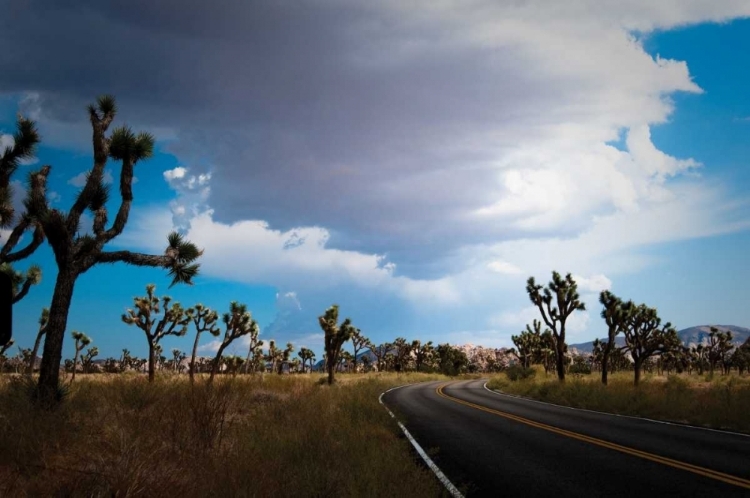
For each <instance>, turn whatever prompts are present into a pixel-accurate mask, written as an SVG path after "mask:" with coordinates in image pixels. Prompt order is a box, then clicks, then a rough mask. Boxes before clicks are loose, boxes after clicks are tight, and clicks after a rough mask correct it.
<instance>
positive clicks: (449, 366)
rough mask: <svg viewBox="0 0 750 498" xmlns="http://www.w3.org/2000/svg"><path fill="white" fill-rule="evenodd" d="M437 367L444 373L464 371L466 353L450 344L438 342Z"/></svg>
mask: <svg viewBox="0 0 750 498" xmlns="http://www.w3.org/2000/svg"><path fill="white" fill-rule="evenodd" d="M436 352H437V357H438V368H439V369H440V372H441V373H443V374H444V375H450V376H455V375H458V374H461V373H463V372H465V371H466V368H467V367H468V366H469V359H468V358H467V357H466V353H464V352H463V351H461V350H460V349H458V348H456V347H454V346H451V345H450V344H447V343H446V344H440V345H438V347H437V350H436Z"/></svg>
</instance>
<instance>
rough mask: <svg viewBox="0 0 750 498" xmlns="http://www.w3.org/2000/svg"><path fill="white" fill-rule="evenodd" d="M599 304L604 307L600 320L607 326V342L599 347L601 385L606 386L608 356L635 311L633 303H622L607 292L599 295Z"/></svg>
mask: <svg viewBox="0 0 750 498" xmlns="http://www.w3.org/2000/svg"><path fill="white" fill-rule="evenodd" d="M599 302H600V303H601V304H602V306H604V309H603V310H602V318H603V319H604V322H605V323H606V324H607V342H605V343H604V344H602V345H601V352H602V358H601V365H602V384H604V385H605V386H606V385H607V372H608V371H609V354H610V353H611V352H612V348H614V347H615V338H616V337H617V336H618V335H619V334H620V333H622V332H624V330H625V327H626V326H627V323H628V321H629V320H630V318H631V315H632V314H633V312H634V310H635V304H633V301H628V302H627V303H623V302H622V299H620V298H619V297H617V296H615V295H614V294H612V293H611V292H609V291H602V293H601V294H599Z"/></svg>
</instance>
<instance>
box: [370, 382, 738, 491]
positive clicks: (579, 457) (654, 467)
mask: <svg viewBox="0 0 750 498" xmlns="http://www.w3.org/2000/svg"><path fill="white" fill-rule="evenodd" d="M484 383H485V380H472V381H458V382H449V383H446V382H429V383H423V384H415V385H411V386H406V387H402V388H399V389H395V390H392V391H389V392H387V393H386V394H385V395H384V396H383V402H384V403H385V405H386V406H387V407H388V408H389V409H390V410H392V411H393V412H394V413H395V415H396V417H397V418H398V420H400V421H401V422H402V423H403V424H404V425H405V426H406V427H407V429H408V430H409V432H410V433H411V435H412V436H413V437H414V438H415V439H416V441H417V442H418V443H419V444H420V445H421V446H422V448H424V450H425V451H426V452H427V454H428V455H429V456H430V457H431V458H432V460H433V461H434V462H435V463H436V464H437V465H438V466H439V467H440V469H441V470H442V471H443V473H444V474H445V475H446V476H447V478H448V479H450V481H451V482H452V483H453V484H454V485H455V486H456V487H458V488H459V489H460V490H461V492H463V493H464V495H466V496H472V497H473V496H496V497H502V496H522V497H526V496H545V497H553V498H561V497H564V496H575V497H577V498H580V497H584V496H608V497H616V496H623V497H632V496H656V497H666V496H679V497H688V496H707V497H714V496H716V497H722V498H724V497H730V496H744V497H750V437H748V436H744V435H739V434H733V433H727V432H720V431H711V430H704V429H696V428H691V427H686V426H681V425H671V424H665V423H659V422H652V421H648V420H643V419H635V418H628V417H618V416H614V415H607V414H601V413H595V412H589V411H585V410H574V409H570V408H564V407H558V406H553V405H548V404H543V403H538V402H534V401H529V400H524V399H520V398H515V397H512V396H506V395H501V394H498V393H495V392H491V391H489V390H487V389H485V388H484ZM748 416H750V414H748Z"/></svg>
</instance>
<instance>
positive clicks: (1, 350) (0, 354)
mask: <svg viewBox="0 0 750 498" xmlns="http://www.w3.org/2000/svg"><path fill="white" fill-rule="evenodd" d="M15 342H16V341H14V340H13V339H10V340H9V341H8V342H6V343H5V344H3V345H2V346H0V372H2V371H3V369H4V368H5V363H6V362H7V361H8V357H7V356H5V352H6V351H8V350H9V349H10V348H11V347H13V344H15Z"/></svg>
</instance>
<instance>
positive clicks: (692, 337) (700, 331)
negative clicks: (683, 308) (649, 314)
mask: <svg viewBox="0 0 750 498" xmlns="http://www.w3.org/2000/svg"><path fill="white" fill-rule="evenodd" d="M711 327H716V328H717V329H719V330H721V331H722V332H723V331H727V330H728V331H730V332H731V333H732V343H733V344H734V345H735V346H741V345H742V344H744V343H745V342H746V341H748V340H750V329H748V328H745V327H738V326H736V325H699V326H697V327H690V328H687V329H683V330H680V331H678V332H677V336H678V337H679V338H680V340H681V341H682V343H683V344H684V345H685V346H694V345H698V344H705V343H706V342H708V334H709V333H710V332H711ZM600 340H602V341H606V340H607V338H606V337H602V338H601V339H600ZM615 344H617V345H618V346H624V345H625V338H624V337H622V335H619V336H617V338H616V339H615ZM569 347H570V348H571V349H572V348H575V349H577V350H578V352H579V353H590V352H591V351H592V350H593V349H594V341H589V342H582V343H580V344H571V345H570V346H569Z"/></svg>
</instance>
